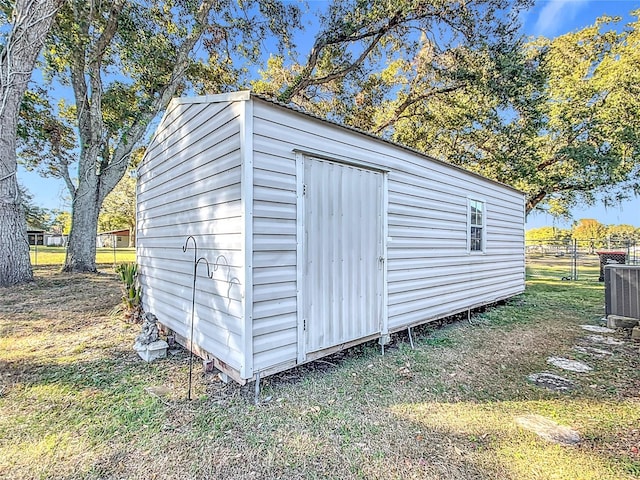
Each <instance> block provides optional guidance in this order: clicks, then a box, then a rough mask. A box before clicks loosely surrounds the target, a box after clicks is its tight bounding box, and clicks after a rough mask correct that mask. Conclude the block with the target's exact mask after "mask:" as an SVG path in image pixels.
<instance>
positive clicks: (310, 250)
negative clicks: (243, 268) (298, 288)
mask: <svg viewBox="0 0 640 480" xmlns="http://www.w3.org/2000/svg"><path fill="white" fill-rule="evenodd" d="M304 185H305V192H306V193H305V194H304V205H305V208H304V211H305V216H304V236H305V238H304V252H305V253H304V257H305V258H304V265H299V266H298V268H302V269H303V272H304V273H303V275H304V279H305V285H304V296H303V298H304V300H303V301H304V305H301V306H300V307H301V308H302V309H303V316H304V319H305V322H306V348H305V350H306V352H305V353H311V352H315V351H318V350H323V349H325V348H329V347H333V346H335V345H339V344H341V343H346V342H349V341H351V340H355V339H358V338H364V337H368V336H370V335H372V334H375V333H379V332H380V331H381V327H382V324H381V310H382V301H381V299H382V285H383V283H382V280H383V278H382V274H383V270H382V262H381V261H380V258H381V255H382V195H381V194H382V191H381V189H382V174H381V173H380V172H374V171H371V170H364V169H361V168H356V167H352V166H349V165H341V164H337V163H333V162H327V161H322V160H316V159H313V158H305V160H304Z"/></svg>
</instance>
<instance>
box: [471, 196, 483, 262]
mask: <svg viewBox="0 0 640 480" xmlns="http://www.w3.org/2000/svg"><path fill="white" fill-rule="evenodd" d="M478 204H479V205H480V206H481V213H482V222H481V223H472V220H473V219H472V207H473V206H476V205H478ZM473 228H480V229H481V233H480V249H472V243H473V242H472V235H471V231H472V229H473ZM486 249H487V202H486V200H485V199H483V198H478V197H467V253H468V254H470V255H483V254H484V253H486Z"/></svg>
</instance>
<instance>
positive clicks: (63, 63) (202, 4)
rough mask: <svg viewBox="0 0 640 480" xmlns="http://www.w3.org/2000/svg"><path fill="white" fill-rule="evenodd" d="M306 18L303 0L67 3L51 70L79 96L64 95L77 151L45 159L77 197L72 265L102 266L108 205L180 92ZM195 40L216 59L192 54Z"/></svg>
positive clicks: (215, 86)
mask: <svg viewBox="0 0 640 480" xmlns="http://www.w3.org/2000/svg"><path fill="white" fill-rule="evenodd" d="M297 18H298V9H297V8H296V7H295V6H289V7H286V6H283V5H282V4H281V3H280V2H279V1H277V0H254V1H247V2H237V3H236V2H234V1H231V0H224V1H214V0H200V1H198V2H183V1H178V0H175V1H173V0H166V1H163V0H146V1H143V0H140V1H137V2H125V1H124V0H115V1H114V2H102V3H97V4H96V3H95V2H89V1H86V0H70V1H69V2H68V3H67V4H66V5H65V6H64V7H63V9H62V10H61V12H60V15H59V17H58V22H57V24H56V26H55V27H54V29H53V30H52V35H51V37H50V39H49V43H48V48H47V50H46V52H45V57H46V61H47V74H48V75H49V76H50V77H52V78H56V79H57V80H58V81H59V82H61V83H63V84H66V85H70V86H71V87H72V89H73V92H74V100H75V103H74V104H73V105H68V104H66V103H64V102H61V103H59V107H58V108H59V112H58V116H57V117H58V118H57V119H58V123H57V125H56V131H60V132H61V133H64V132H65V131H66V130H65V129H64V128H61V129H60V128H59V127H60V126H65V125H67V124H71V125H72V127H73V128H74V129H76V130H77V136H78V140H79V142H78V152H77V154H76V153H75V152H70V150H69V148H68V147H69V146H68V145H66V144H65V143H64V142H59V145H58V146H59V147H60V148H49V149H48V150H47V151H46V155H45V157H44V159H41V160H43V161H44V163H43V164H41V168H42V165H44V168H45V169H46V170H47V172H48V173H49V174H52V175H57V176H60V177H61V178H63V179H64V180H65V182H66V185H67V187H68V189H69V191H70V193H71V197H72V217H73V220H72V227H71V233H70V237H69V245H68V250H67V258H66V261H65V266H64V269H65V270H67V271H95V270H96V265H95V249H96V246H95V238H96V233H97V225H98V213H99V211H100V207H101V205H102V203H103V201H104V199H105V198H106V196H107V195H108V194H109V192H111V190H112V189H113V188H114V187H115V185H116V184H117V183H118V182H119V180H120V179H121V178H122V176H123V175H124V173H125V172H126V171H127V168H128V165H129V162H130V156H131V153H132V151H133V150H134V149H135V148H136V146H137V145H138V144H139V143H140V142H142V141H144V135H145V132H146V130H147V127H148V126H149V124H150V123H151V122H152V120H153V119H154V118H155V117H156V115H157V114H158V113H159V112H160V111H162V110H163V109H164V108H166V106H167V104H168V102H169V101H170V100H171V98H172V97H173V95H174V94H176V93H180V92H182V91H184V89H186V88H189V87H191V88H195V89H196V90H220V89H225V88H228V87H229V85H228V83H226V82H229V81H230V79H235V78H236V77H237V74H238V72H237V71H236V70H235V69H234V68H233V66H232V61H233V55H242V56H243V58H249V59H253V58H254V57H255V56H256V55H257V53H258V50H257V49H258V47H259V45H260V42H261V40H262V39H263V38H264V37H265V36H266V35H267V33H268V32H275V34H276V35H277V36H278V39H279V41H280V43H281V44H287V43H288V40H289V29H290V26H291V25H295V24H296V22H297ZM196 46H200V47H202V49H201V52H200V55H201V56H202V55H203V54H205V53H206V55H208V62H206V61H204V60H202V59H201V58H196V57H195V56H194V55H193V50H194V48H195V47H196ZM254 46H255V48H253V47H254ZM189 80H191V81H190V82H189ZM63 137H64V136H61V138H63ZM74 162H75V163H77V168H78V171H77V179H74V178H73V177H72V174H71V170H70V167H71V166H72V165H73V164H74Z"/></svg>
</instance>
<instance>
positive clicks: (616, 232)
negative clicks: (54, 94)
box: [607, 224, 637, 241]
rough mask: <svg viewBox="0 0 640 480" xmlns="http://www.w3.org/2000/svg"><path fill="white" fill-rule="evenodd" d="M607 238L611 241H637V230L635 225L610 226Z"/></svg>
mask: <svg viewBox="0 0 640 480" xmlns="http://www.w3.org/2000/svg"><path fill="white" fill-rule="evenodd" d="M607 236H608V237H609V239H611V240H617V241H620V240H637V236H636V228H635V227H634V226H633V225H625V224H622V225H609V226H608V227H607Z"/></svg>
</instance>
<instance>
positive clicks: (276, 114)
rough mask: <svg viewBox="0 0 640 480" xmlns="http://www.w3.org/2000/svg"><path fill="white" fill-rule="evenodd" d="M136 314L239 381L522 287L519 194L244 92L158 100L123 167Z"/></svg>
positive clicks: (384, 336)
mask: <svg viewBox="0 0 640 480" xmlns="http://www.w3.org/2000/svg"><path fill="white" fill-rule="evenodd" d="M137 215H138V223H137V229H138V232H137V235H138V237H137V238H138V241H137V254H138V263H139V267H140V268H139V271H140V282H141V285H142V288H143V308H144V309H145V311H148V312H151V313H153V314H155V315H156V316H157V317H158V320H159V322H160V323H162V324H163V325H165V326H166V327H167V328H169V329H171V330H172V331H173V332H175V333H176V335H177V337H178V338H179V339H180V340H181V341H182V342H186V343H188V341H187V340H188V336H189V335H188V332H189V331H190V327H191V325H190V320H191V292H192V289H191V287H192V276H191V273H192V271H193V253H192V252H189V251H188V252H187V253H184V252H183V251H182V247H183V245H184V244H185V239H186V237H187V236H188V235H193V236H194V237H195V238H196V239H197V242H198V247H199V252H198V254H199V255H201V256H204V257H205V258H207V259H208V260H209V262H211V263H212V264H214V263H215V265H216V269H215V272H214V277H213V279H208V278H207V277H206V276H205V275H204V273H205V272H204V270H206V269H200V270H199V275H200V276H199V278H198V289H197V296H196V308H195V311H194V317H195V320H194V324H193V326H194V345H193V349H194V351H196V352H197V353H198V354H200V355H201V356H203V357H205V358H208V359H210V360H213V361H214V363H215V365H216V366H217V367H218V368H219V369H220V370H222V371H223V372H225V373H226V374H228V375H229V376H230V377H232V378H233V379H235V380H236V381H238V382H240V383H244V382H246V381H247V380H251V379H255V378H256V376H257V374H259V375H260V376H262V377H264V376H265V375H269V374H273V373H276V372H278V371H282V370H286V369H288V368H291V367H293V366H295V365H297V364H300V363H304V362H307V361H310V360H313V359H316V358H319V357H322V356H324V355H327V354H329V353H332V352H335V351H337V350H340V349H343V348H346V347H348V346H350V345H354V344H357V343H361V342H364V341H366V340H370V339H375V338H380V339H381V341H382V342H384V341H386V339H387V338H388V335H389V334H390V333H392V332H394V331H398V330H401V329H405V328H407V327H410V326H413V325H417V324H420V323H424V322H429V321H432V320H436V319H439V318H442V317H445V316H448V315H451V314H455V313H458V312H464V311H466V310H468V309H471V308H475V307H478V306H481V305H485V304H488V303H492V302H495V301H498V300H501V299H505V298H508V297H511V296H513V295H516V294H518V293H521V292H522V291H524V196H523V194H522V193H521V192H518V191H517V190H514V189H512V188H510V187H508V186H505V185H502V184H500V183H497V182H494V181H492V180H489V179H486V178H484V177H482V176H479V175H476V174H473V173H470V172H467V171H465V170H462V169H460V168H457V167H454V166H452V165H449V164H446V163H443V162H440V161H437V160H434V159H432V158H430V157H427V156H425V155H422V154H420V153H418V152H416V151H413V150H411V149H408V148H406V147H403V146H401V145H397V144H394V143H392V142H388V141H385V140H382V139H379V138H377V137H374V136H371V135H367V134H365V133H362V132H359V131H356V130H354V129H350V128H347V127H344V126H340V125H337V124H334V123H332V122H328V121H325V120H322V119H319V118H317V117H314V116H312V115H309V114H305V113H303V112H300V111H298V110H296V109H293V108H291V107H288V106H284V105H280V104H277V103H274V102H271V101H269V100H266V99H263V98H261V97H259V96H256V95H254V94H251V93H249V92H236V93H230V94H221V95H210V96H203V97H197V98H179V99H174V100H173V101H172V102H171V104H170V106H169V108H168V109H167V112H166V113H165V115H164V117H163V119H162V121H161V122H160V125H159V127H158V130H157V132H156V134H155V136H154V138H153V140H152V142H151V144H150V145H149V148H148V149H147V152H146V155H145V157H144V159H143V161H142V163H141V165H140V167H139V170H138V211H137Z"/></svg>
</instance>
